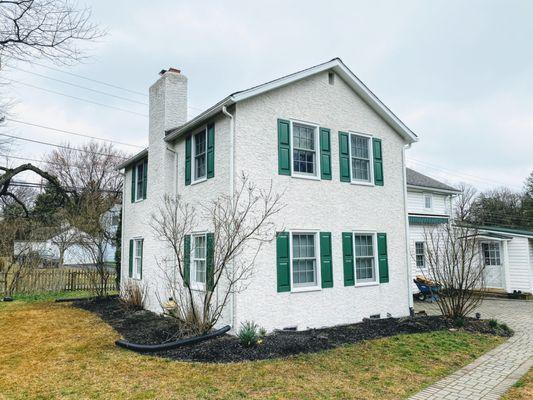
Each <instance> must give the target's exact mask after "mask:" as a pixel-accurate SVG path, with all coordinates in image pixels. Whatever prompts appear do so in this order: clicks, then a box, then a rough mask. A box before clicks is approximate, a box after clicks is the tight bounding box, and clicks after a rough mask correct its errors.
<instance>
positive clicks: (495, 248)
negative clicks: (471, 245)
mask: <svg viewBox="0 0 533 400" xmlns="http://www.w3.org/2000/svg"><path fill="white" fill-rule="evenodd" d="M481 249H482V251H483V259H484V261H485V265H501V257H500V244H499V243H498V242H488V243H482V244H481Z"/></svg>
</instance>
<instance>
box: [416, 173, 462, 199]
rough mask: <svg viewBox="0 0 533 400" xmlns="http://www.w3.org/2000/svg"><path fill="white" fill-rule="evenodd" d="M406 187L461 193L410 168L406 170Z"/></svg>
mask: <svg viewBox="0 0 533 400" xmlns="http://www.w3.org/2000/svg"><path fill="white" fill-rule="evenodd" d="M406 177H407V186H408V187H413V188H427V189H437V190H439V191H445V192H453V193H461V191H460V190H458V189H456V188H454V187H452V186H449V185H446V184H445V183H442V182H439V181H438V180H436V179H433V178H430V177H429V176H427V175H424V174H421V173H420V172H418V171H415V170H414V169H411V168H406Z"/></svg>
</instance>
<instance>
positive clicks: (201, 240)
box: [194, 236, 205, 258]
mask: <svg viewBox="0 0 533 400" xmlns="http://www.w3.org/2000/svg"><path fill="white" fill-rule="evenodd" d="M194 258H205V236H195V237H194Z"/></svg>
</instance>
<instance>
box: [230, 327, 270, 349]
mask: <svg viewBox="0 0 533 400" xmlns="http://www.w3.org/2000/svg"><path fill="white" fill-rule="evenodd" d="M265 335H266V330H265V329H264V328H261V327H260V326H259V325H257V324H256V323H255V322H253V321H246V322H244V323H242V324H241V327H240V329H239V332H238V333H237V337H238V338H239V340H240V342H241V344H242V345H243V346H244V347H253V346H255V345H257V344H260V343H261V342H262V340H263V337H264V336H265Z"/></svg>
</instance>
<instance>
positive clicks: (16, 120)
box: [6, 117, 144, 149]
mask: <svg viewBox="0 0 533 400" xmlns="http://www.w3.org/2000/svg"><path fill="white" fill-rule="evenodd" d="M6 121H10V122H16V123H17V124H24V125H29V126H34V127H37V128H42V129H48V130H50V131H56V132H60V133H66V134H68V135H75V136H80V137H86V138H89V139H95V140H102V141H105V142H110V143H116V144H120V145H123V146H131V147H137V148H139V149H144V146H139V145H136V144H131V143H125V142H119V141H118V140H112V139H104V138H100V137H97V136H91V135H87V134H84V133H79V132H73V131H68V130H65V129H59V128H53V127H51V126H45V125H40V124H35V123H33V122H27V121H21V120H18V119H13V118H7V117H6Z"/></svg>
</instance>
